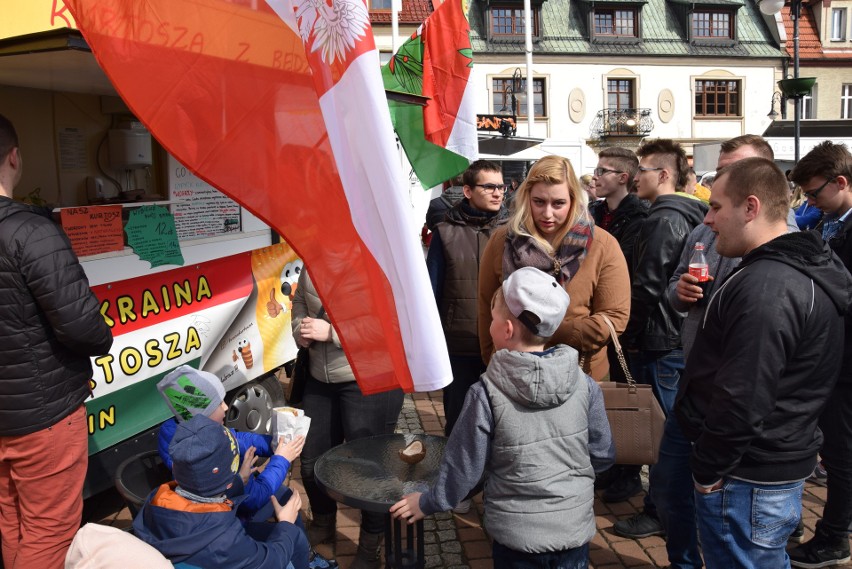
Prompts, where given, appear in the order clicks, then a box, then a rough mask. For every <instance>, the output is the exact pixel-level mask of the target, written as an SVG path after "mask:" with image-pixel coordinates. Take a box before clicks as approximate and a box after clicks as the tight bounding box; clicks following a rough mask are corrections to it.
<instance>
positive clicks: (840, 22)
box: [831, 8, 846, 41]
mask: <svg viewBox="0 0 852 569" xmlns="http://www.w3.org/2000/svg"><path fill="white" fill-rule="evenodd" d="M845 39H846V8H832V9H831V40H832V41H838V40H845Z"/></svg>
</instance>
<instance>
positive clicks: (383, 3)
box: [370, 0, 391, 10]
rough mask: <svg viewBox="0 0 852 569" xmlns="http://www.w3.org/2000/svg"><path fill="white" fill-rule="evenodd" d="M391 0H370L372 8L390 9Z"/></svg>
mask: <svg viewBox="0 0 852 569" xmlns="http://www.w3.org/2000/svg"><path fill="white" fill-rule="evenodd" d="M390 9H391V0H370V10H390Z"/></svg>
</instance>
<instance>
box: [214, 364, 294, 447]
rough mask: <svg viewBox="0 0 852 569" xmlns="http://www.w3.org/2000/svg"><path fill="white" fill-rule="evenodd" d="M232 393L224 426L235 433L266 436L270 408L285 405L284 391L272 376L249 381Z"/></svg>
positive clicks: (270, 415)
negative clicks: (234, 430)
mask: <svg viewBox="0 0 852 569" xmlns="http://www.w3.org/2000/svg"><path fill="white" fill-rule="evenodd" d="M232 393H233V394H232V395H230V401H229V403H228V415H227V416H226V417H225V426H227V427H229V428H232V429H236V430H237V431H250V432H252V433H257V434H259V435H268V434H269V433H270V431H271V429H272V408H273V407H281V406H283V405H286V404H287V402H286V400H285V398H284V390H283V389H282V388H281V384H280V383H279V382H278V378H276V377H275V375H273V374H269V375H266V376H264V377H262V378H259V379H256V380H254V381H250V382H249V383H247V384H245V385H243V386H241V387H238V388H237V389H235V390H234V391H233V392H232Z"/></svg>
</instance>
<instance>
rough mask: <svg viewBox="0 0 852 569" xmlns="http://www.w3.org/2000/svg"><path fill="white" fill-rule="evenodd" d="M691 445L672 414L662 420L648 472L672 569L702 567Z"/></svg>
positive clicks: (695, 568)
mask: <svg viewBox="0 0 852 569" xmlns="http://www.w3.org/2000/svg"><path fill="white" fill-rule="evenodd" d="M691 453H692V444H691V443H690V442H689V441H688V440H687V438H686V437H684V436H683V433H682V432H681V430H680V425H679V424H678V422H677V419H676V418H675V416H674V414H671V415H669V416H668V418H666V426H665V429H664V430H663V440H662V442H661V443H660V458H659V461H658V462H657V464H655V465H654V467H653V468H652V469H651V484H650V492H653V494H654V503H655V505H656V510H657V517H658V518H659V519H660V522H661V523H662V524H663V528H664V529H665V530H666V551H667V552H668V554H669V563H670V564H671V567H672V569H700V568H701V567H703V566H704V564H703V562H702V561H701V552H700V551H699V549H698V528H697V526H696V522H695V498H694V497H693V492H694V490H693V485H692V471H691V470H690V468H689V457H690V454H691Z"/></svg>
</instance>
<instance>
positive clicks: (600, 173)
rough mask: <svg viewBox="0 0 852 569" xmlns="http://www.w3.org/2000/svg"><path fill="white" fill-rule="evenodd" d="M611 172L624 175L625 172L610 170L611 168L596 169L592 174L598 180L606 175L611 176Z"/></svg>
mask: <svg viewBox="0 0 852 569" xmlns="http://www.w3.org/2000/svg"><path fill="white" fill-rule="evenodd" d="M610 172H612V173H613V174H624V171H623V170H610V169H609V168H595V169H594V170H592V173H593V174H594V175H595V176H597V177H598V178H600V177H601V176H603V175H604V174H609V173H610Z"/></svg>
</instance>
